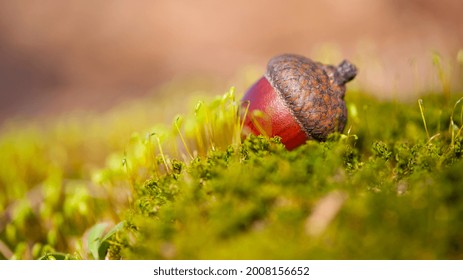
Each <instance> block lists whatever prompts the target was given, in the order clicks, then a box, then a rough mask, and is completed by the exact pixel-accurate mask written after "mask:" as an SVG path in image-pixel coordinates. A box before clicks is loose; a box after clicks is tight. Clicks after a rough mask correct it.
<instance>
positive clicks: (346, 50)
mask: <svg viewBox="0 0 463 280" xmlns="http://www.w3.org/2000/svg"><path fill="white" fill-rule="evenodd" d="M462 10H463V2H462V1H460V0H441V1H434V0H409V1H400V0H390V1H387V0H375V1H369V0H353V1H343V0H329V1H295V0H290V1H267V0H256V1H244V0H233V1H213V0H197V1H187V0H179V1H160V0H140V1H121V0H115V1H103V0H94V1H79V0H69V1H60V0H42V1H22V0H19V1H8V0H0V123H1V122H2V121H4V120H7V119H11V118H18V117H21V118H32V117H36V116H50V115H51V116H54V115H56V114H58V115H59V114H64V113H67V112H70V111H74V110H89V111H96V112H100V111H104V110H108V108H111V107H113V106H116V105H118V104H119V105H120V104H123V103H124V102H126V101H127V100H130V99H133V98H139V97H143V96H146V95H149V94H156V89H159V88H160V87H162V86H163V85H166V84H169V83H170V84H172V83H178V84H182V83H183V82H184V81H192V80H194V81H196V82H195V86H196V87H197V88H198V90H200V89H204V90H206V89H207V90H209V92H212V93H214V92H216V93H217V94H221V93H223V92H224V91H226V90H227V89H228V88H229V87H230V86H232V85H235V86H237V90H238V91H239V92H243V91H244V90H245V89H246V88H245V87H246V86H248V83H249V82H250V81H249V80H246V79H243V78H242V77H246V75H247V73H249V72H251V73H255V72H256V71H257V72H258V71H263V69H264V67H265V64H266V62H267V61H268V59H269V58H270V57H271V56H273V55H276V54H279V53H283V52H294V53H299V54H302V55H306V56H311V57H314V58H317V59H322V58H324V57H326V56H329V57H331V58H333V57H334V58H339V59H341V58H343V57H345V58H348V59H350V60H352V61H353V62H354V63H356V64H358V65H359V67H360V74H359V76H358V78H357V81H356V83H357V84H356V85H357V86H359V87H361V88H362V89H364V90H367V91H369V92H371V94H374V95H378V96H384V97H393V98H395V97H400V98H405V97H407V96H411V95H413V94H417V93H420V92H422V91H426V90H432V89H433V87H438V86H439V80H438V78H436V76H437V75H436V69H435V68H436V67H435V65H434V66H433V63H432V54H433V52H434V54H436V52H437V53H438V54H439V55H440V56H441V57H442V58H443V60H442V61H443V62H442V65H443V67H444V71H446V72H447V73H448V74H447V75H448V76H449V77H454V76H455V77H454V78H453V79H455V78H456V79H458V78H461V76H459V74H457V72H458V69H456V68H455V67H453V66H451V62H450V61H453V60H455V58H456V56H457V53H458V51H459V50H460V49H462V48H463V17H462V16H461V11H462ZM447 58H448V61H449V62H448V63H447V60H446V59H447ZM452 67H453V68H452ZM457 68H458V67H457ZM455 69H456V70H457V71H455ZM253 71H254V72H253ZM460 71H461V69H460ZM254 75H255V74H254ZM251 76H252V75H251ZM198 81H199V82H198ZM155 105H156V104H153V106H155Z"/></svg>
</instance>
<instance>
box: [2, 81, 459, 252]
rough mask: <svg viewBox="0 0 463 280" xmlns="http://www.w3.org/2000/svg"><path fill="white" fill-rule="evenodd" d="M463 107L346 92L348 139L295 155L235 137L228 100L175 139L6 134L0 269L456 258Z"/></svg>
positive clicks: (31, 131)
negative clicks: (4, 265)
mask: <svg viewBox="0 0 463 280" xmlns="http://www.w3.org/2000/svg"><path fill="white" fill-rule="evenodd" d="M461 95H462V94H454V95H452V96H450V97H449V96H442V95H438V94H431V95H426V96H423V97H422V101H423V102H422V105H421V108H420V106H419V104H418V103H411V104H410V103H404V102H397V101H379V100H377V99H374V98H372V97H371V96H369V95H366V94H364V93H361V92H348V93H347V95H346V97H347V100H346V102H347V106H348V108H349V122H348V124H347V126H346V127H347V129H346V131H345V134H334V135H331V136H330V137H329V138H328V140H327V141H326V142H324V143H318V142H314V141H308V142H307V143H306V144H305V145H302V146H301V147H299V148H297V149H295V150H293V151H287V150H286V149H285V148H284V146H283V145H282V144H281V142H280V139H278V138H272V139H268V138H265V137H262V136H249V137H247V138H246V139H241V136H240V133H241V129H242V122H241V117H240V114H238V108H239V107H240V106H239V102H238V101H236V100H235V96H234V92H233V90H231V91H230V92H228V93H226V94H225V95H224V96H223V97H218V98H216V99H214V100H213V101H211V102H199V103H197V105H196V106H195V108H194V110H193V111H192V112H191V113H190V114H189V115H186V116H184V117H176V118H174V119H175V121H174V122H173V125H172V127H166V126H160V125H157V126H155V127H151V128H149V127H150V126H151V125H152V124H153V123H159V122H160V121H157V122H153V121H151V120H148V119H146V120H145V121H144V122H143V125H141V124H139V123H137V121H140V119H141V117H140V115H138V114H134V111H129V112H128V113H127V114H123V116H125V117H126V118H123V117H121V114H122V113H120V111H117V112H116V113H111V115H112V117H108V118H107V119H105V120H104V121H101V120H100V121H101V123H100V124H99V125H96V124H95V125H94V127H93V128H89V125H88V123H89V120H88V119H87V120H84V121H82V122H78V121H77V122H76V121H72V122H70V123H72V125H65V124H63V123H61V124H54V125H53V124H50V126H49V127H48V128H46V129H44V130H40V129H38V128H34V127H32V128H28V129H22V130H15V129H4V130H2V134H1V136H0V164H1V166H0V167H1V168H0V210H2V211H1V212H2V213H3V214H2V215H0V241H1V242H2V243H3V244H2V245H4V246H2V248H7V249H2V250H3V251H1V252H0V258H17V259H30V258H35V259H37V258H44V259H52V258H65V259H69V258H75V259H93V258H103V257H106V258H112V259H120V258H122V259H224V258H225V259H351V258H353V259H410V258H411V259H461V258H463V243H462V240H463V201H462V200H463V185H462V184H463V183H462V182H463V172H461V171H462V170H463V161H462V160H461V158H462V149H463V148H462V147H463V132H462V127H463V123H462V121H463V120H462V117H461V116H462V112H463V109H462V107H461V103H460V101H461V100H460V101H459V100H457V99H458V97H460V96H461ZM449 98H450V99H449ZM137 110H139V107H137ZM148 111H149V110H148ZM118 112H119V113H118ZM137 112H138V111H137ZM149 112H151V111H149ZM132 114H134V116H135V117H133V118H130V116H131V115H132ZM108 119H109V120H113V119H114V121H113V122H112V121H108ZM115 119H119V120H121V119H123V120H124V121H123V123H130V122H132V123H137V124H138V125H139V126H137V127H136V128H133V127H130V126H122V127H123V128H121V127H120V126H119V122H118V121H115ZM96 122H98V119H94V120H91V121H90V123H96ZM37 127H38V126H37ZM121 139H123V140H121ZM108 143H113V144H108ZM121 221H124V223H120V222H121ZM103 225H104V226H103ZM95 228H96V229H98V231H96V230H95ZM89 238H90V239H91V240H90V239H89ZM89 244H91V246H89ZM102 244H104V246H100V245H102ZM89 247H90V249H89ZM8 249H9V250H8Z"/></svg>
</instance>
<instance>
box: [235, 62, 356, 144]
mask: <svg viewBox="0 0 463 280" xmlns="http://www.w3.org/2000/svg"><path fill="white" fill-rule="evenodd" d="M356 75H357V68H356V67H355V66H354V65H353V64H351V63H350V62H349V61H347V60H344V61H342V62H341V63H340V64H339V65H338V66H337V67H336V66H333V65H325V64H322V63H320V62H315V61H312V60H311V59H309V58H306V57H303V56H300V55H294V54H284V55H280V56H276V57H274V58H272V59H271V60H270V61H269V63H268V65H267V71H266V73H265V75H264V76H263V77H262V78H260V79H259V80H258V81H257V82H256V83H255V84H254V85H253V86H252V87H251V88H250V89H249V90H248V91H247V92H246V94H245V95H244V96H243V98H242V99H241V100H242V104H243V107H244V108H245V110H244V111H245V112H246V116H245V120H244V129H243V131H244V133H245V134H248V133H253V134H255V135H259V134H264V135H267V136H269V137H273V136H279V137H281V141H282V143H283V144H284V145H285V146H286V148H287V149H288V150H292V149H294V148H296V147H298V146H300V145H302V144H304V143H305V142H306V141H307V140H317V141H324V140H326V138H327V136H328V135H329V134H330V133H333V132H342V131H343V130H344V126H345V125H346V122H347V108H346V104H345V102H344V94H345V92H346V86H345V84H346V83H347V82H349V81H351V80H352V79H353V78H354V77H355V76H356Z"/></svg>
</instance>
